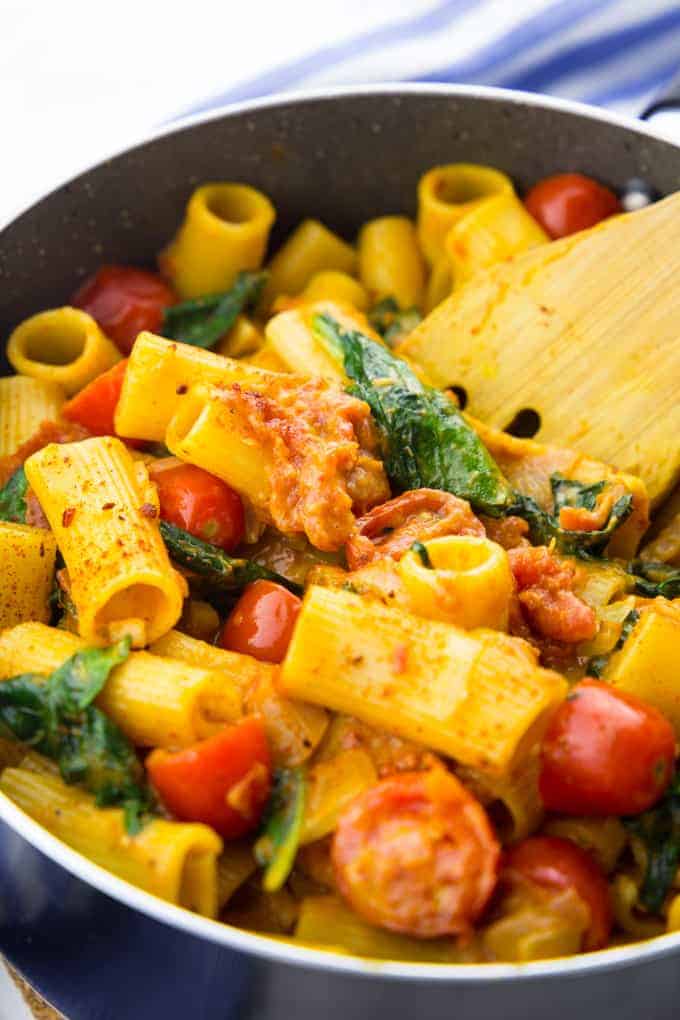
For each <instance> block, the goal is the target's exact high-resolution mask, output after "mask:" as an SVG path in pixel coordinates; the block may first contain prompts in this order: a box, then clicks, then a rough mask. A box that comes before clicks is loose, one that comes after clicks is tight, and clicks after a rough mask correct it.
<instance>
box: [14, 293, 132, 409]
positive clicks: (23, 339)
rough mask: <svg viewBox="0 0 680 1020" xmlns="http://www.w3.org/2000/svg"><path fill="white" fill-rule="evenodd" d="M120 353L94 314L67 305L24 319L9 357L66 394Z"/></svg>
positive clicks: (23, 372)
mask: <svg viewBox="0 0 680 1020" xmlns="http://www.w3.org/2000/svg"><path fill="white" fill-rule="evenodd" d="M120 357H121V356H120V352H119V350H118V348H117V347H116V346H115V344H114V343H112V341H111V340H109V339H108V337H106V336H105V335H104V333H103V332H102V331H101V329H100V328H99V326H98V325H97V323H96V322H95V320H94V319H93V318H92V316H91V315H88V314H87V312H82V311H81V310H80V309H79V308H70V307H68V306H67V307H64V308H54V309H52V310H51V311H48V312H39V313H38V314H37V315H32V316H31V317H30V319H25V320H24V321H23V322H22V323H21V324H20V325H19V326H17V328H16V329H15V330H14V332H13V333H12V335H11V336H10V338H9V341H8V343H7V360H8V361H9V363H10V364H11V365H12V367H13V368H14V369H15V370H16V371H17V372H18V373H19V374H20V375H27V376H30V377H31V378H33V379H39V380H41V381H42V382H47V383H52V384H56V385H58V386H61V387H62V388H63V390H64V391H65V393H66V394H67V396H71V395H72V394H73V393H76V392H77V391H78V390H81V389H82V388H83V386H86V385H87V383H89V382H91V381H92V379H94V378H95V376H98V375H101V373H102V372H106V370H107V369H109V368H111V367H112V366H113V365H115V364H116V362H117V361H120ZM35 424H36V426H37V425H39V424H40V422H36V423H35Z"/></svg>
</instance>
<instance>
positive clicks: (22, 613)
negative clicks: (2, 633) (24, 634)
mask: <svg viewBox="0 0 680 1020" xmlns="http://www.w3.org/2000/svg"><path fill="white" fill-rule="evenodd" d="M56 555H57V543H56V542H55V540H54V536H53V535H52V534H51V533H50V532H49V531H45V530H43V529H42V528H31V527H27V526H26V525H24V524H9V523H6V522H4V521H0V563H2V570H3V583H2V588H1V589H0V629H1V628H4V627H13V626H14V625H15V624H17V623H23V622H24V621H25V620H40V621H41V622H43V623H44V622H46V621H47V620H48V619H49V615H50V608H49V597H50V593H51V591H52V586H53V583H54V561H55V557H56Z"/></svg>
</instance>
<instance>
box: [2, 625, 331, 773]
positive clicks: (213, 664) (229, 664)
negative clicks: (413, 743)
mask: <svg viewBox="0 0 680 1020" xmlns="http://www.w3.org/2000/svg"><path fill="white" fill-rule="evenodd" d="M0 648H1V641H0ZM151 651H152V652H154V653H155V654H156V655H162V656H170V657H171V658H173V659H179V660H181V661H182V662H188V663H191V664H192V665H193V666H200V667H202V668H204V669H210V670H218V671H220V672H221V673H222V674H223V675H224V676H226V677H227V678H228V679H229V680H230V681H231V682H233V683H234V684H237V685H238V686H239V687H240V688H241V692H242V696H243V708H244V711H245V712H247V713H257V714H258V715H261V716H262V719H263V722H264V725H265V731H266V734H267V740H268V741H269V745H270V748H271V752H272V757H273V759H274V762H275V764H276V765H286V766H294V765H300V764H302V762H303V761H306V760H307V758H309V756H310V755H311V754H312V752H313V751H314V749H315V748H316V747H317V746H318V744H319V743H320V741H321V738H322V737H323V735H324V733H325V731H326V727H327V726H328V715H327V713H326V712H325V711H324V710H323V709H322V708H319V707H318V706H317V705H308V704H306V703H305V702H303V701H296V700H293V699H290V698H286V697H284V696H283V695H282V694H280V693H279V690H278V673H279V668H278V666H273V665H271V664H270V663H268V662H259V661H258V660H257V659H253V658H252V657H251V656H250V655H241V654H239V653H238V652H230V651H228V650H226V649H223V648H216V647H215V645H209V644H207V643H206V642H205V641H198V640H197V639H196V638H192V637H189V636H188V635H186V634H180V632H179V631H176V630H171V631H169V633H167V634H166V635H165V636H164V637H162V638H161V639H160V640H159V641H156V642H155V644H153V645H152V647H151Z"/></svg>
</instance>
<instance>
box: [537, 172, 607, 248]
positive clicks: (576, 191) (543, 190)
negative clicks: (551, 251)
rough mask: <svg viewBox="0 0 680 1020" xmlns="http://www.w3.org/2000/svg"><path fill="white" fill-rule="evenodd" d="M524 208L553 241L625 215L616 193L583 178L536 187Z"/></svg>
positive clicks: (568, 176) (561, 176)
mask: <svg viewBox="0 0 680 1020" xmlns="http://www.w3.org/2000/svg"><path fill="white" fill-rule="evenodd" d="M524 204H525V206H526V207H527V209H528V210H529V212H530V213H531V215H532V216H533V217H534V219H535V220H538V222H539V223H540V224H541V226H542V227H543V229H544V230H545V232H546V233H547V234H549V235H550V237H552V238H556V237H566V236H567V235H568V234H576V233H578V231H579V230H586V229H587V228H588V227H594V226H595V224H596V223H599V222H600V221H601V220H606V219H607V217H608V216H613V215H614V213H619V212H621V203H620V202H619V200H618V198H617V197H616V195H615V194H614V192H613V191H610V190H609V188H605V187H604V186H603V185H602V184H598V183H597V181H594V180H593V179H592V177H584V176H583V174H557V175H556V176H555V177H546V178H545V180H543V181H539V182H538V184H534V186H533V188H532V189H531V190H530V192H529V194H528V195H527V196H526V198H525V199H524Z"/></svg>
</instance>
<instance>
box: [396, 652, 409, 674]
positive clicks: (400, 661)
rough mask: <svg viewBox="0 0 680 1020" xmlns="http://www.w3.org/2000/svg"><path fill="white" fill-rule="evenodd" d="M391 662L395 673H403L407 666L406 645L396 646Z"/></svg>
mask: <svg viewBox="0 0 680 1020" xmlns="http://www.w3.org/2000/svg"><path fill="white" fill-rule="evenodd" d="M392 661H393V663H394V672H395V673H397V674H399V673H405V672H406V668H407V665H408V647H407V646H406V645H397V647H396V648H395V649H394V655H393V658H392Z"/></svg>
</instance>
